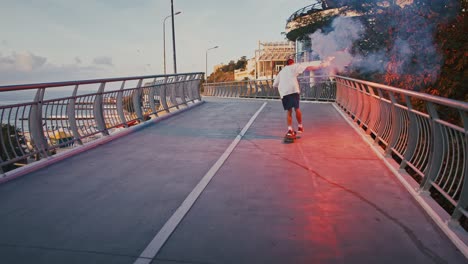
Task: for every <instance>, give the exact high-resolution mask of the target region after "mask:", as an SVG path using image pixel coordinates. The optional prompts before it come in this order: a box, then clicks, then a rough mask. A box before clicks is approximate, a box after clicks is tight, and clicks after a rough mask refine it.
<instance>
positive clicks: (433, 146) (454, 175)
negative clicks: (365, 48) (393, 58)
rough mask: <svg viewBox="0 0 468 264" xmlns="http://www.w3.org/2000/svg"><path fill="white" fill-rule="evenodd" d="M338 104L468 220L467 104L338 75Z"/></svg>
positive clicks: (455, 216) (458, 217) (425, 189)
mask: <svg viewBox="0 0 468 264" xmlns="http://www.w3.org/2000/svg"><path fill="white" fill-rule="evenodd" d="M335 80H336V85H337V97H336V103H337V104H338V105H339V106H340V107H341V108H342V109H343V111H344V112H346V113H347V114H348V115H349V116H350V117H351V118H352V119H353V120H354V121H355V122H356V123H357V124H358V125H359V127H360V128H362V130H364V131H365V132H366V133H367V134H368V135H370V136H371V137H372V138H373V139H374V140H375V143H376V144H379V145H380V146H381V147H382V148H383V149H384V150H385V154H386V155H387V156H392V157H393V159H394V160H396V161H397V162H398V164H399V166H400V169H401V170H406V171H407V172H409V174H410V175H412V176H413V178H414V179H415V180H416V181H417V182H418V183H419V185H420V192H422V193H427V194H430V195H431V196H432V197H433V198H434V199H435V200H436V201H437V202H438V203H439V204H441V205H442V207H444V208H445V209H446V211H448V212H449V214H451V218H452V222H454V223H459V222H460V221H464V222H465V226H464V227H465V228H467V226H466V223H467V222H466V221H467V220H466V218H467V217H468V213H467V208H468V182H467V173H468V168H467V166H468V161H467V159H468V154H467V150H468V116H467V111H468V103H466V102H461V101H456V100H450V99H446V98H442V97H437V96H432V95H428V94H424V93H418V92H413V91H408V90H404V89H398V88H395V87H390V86H386V85H382V84H377V83H372V82H366V81H362V80H356V79H351V78H346V77H342V76H336V77H335Z"/></svg>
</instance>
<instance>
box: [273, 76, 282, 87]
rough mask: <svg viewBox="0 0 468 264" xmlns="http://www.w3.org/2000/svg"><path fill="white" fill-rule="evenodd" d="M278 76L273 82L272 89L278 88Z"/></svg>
mask: <svg viewBox="0 0 468 264" xmlns="http://www.w3.org/2000/svg"><path fill="white" fill-rule="evenodd" d="M279 79H280V75H279V74H278V75H276V78H275V81H274V82H273V87H275V88H278V86H279Z"/></svg>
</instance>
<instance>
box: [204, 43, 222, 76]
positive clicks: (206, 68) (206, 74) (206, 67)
mask: <svg viewBox="0 0 468 264" xmlns="http://www.w3.org/2000/svg"><path fill="white" fill-rule="evenodd" d="M217 48H219V47H218V46H215V47H212V48H209V49H207V50H206V55H205V78H206V82H207V83H208V51H209V50H212V49H217Z"/></svg>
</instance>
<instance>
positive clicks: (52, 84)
mask: <svg viewBox="0 0 468 264" xmlns="http://www.w3.org/2000/svg"><path fill="white" fill-rule="evenodd" d="M193 74H204V72H190V73H177V74H159V75H144V76H130V77H117V78H105V79H88V80H77V81H63V82H50V83H32V84H18V85H4V86H0V92H6V91H20V90H30V89H38V88H53V87H63V86H72V85H82V84H95V83H102V82H106V83H108V82H121V81H133V80H141V79H151V78H161V77H173V76H184V75H193Z"/></svg>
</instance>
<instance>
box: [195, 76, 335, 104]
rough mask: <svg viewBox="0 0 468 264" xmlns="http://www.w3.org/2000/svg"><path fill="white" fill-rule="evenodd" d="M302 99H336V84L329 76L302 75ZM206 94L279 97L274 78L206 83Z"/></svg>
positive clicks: (260, 97)
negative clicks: (274, 85)
mask: <svg viewBox="0 0 468 264" xmlns="http://www.w3.org/2000/svg"><path fill="white" fill-rule="evenodd" d="M299 86H300V89H301V99H302V100H319V101H335V98H336V85H335V82H334V80H333V79H330V78H329V77H328V76H315V77H309V76H301V77H300V78H299ZM203 88H204V92H203V94H204V95H206V96H217V97H241V98H258V99H279V98H280V95H279V93H278V89H276V88H274V87H273V80H272V79H267V80H247V81H235V82H222V83H205V84H204V85H203Z"/></svg>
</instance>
